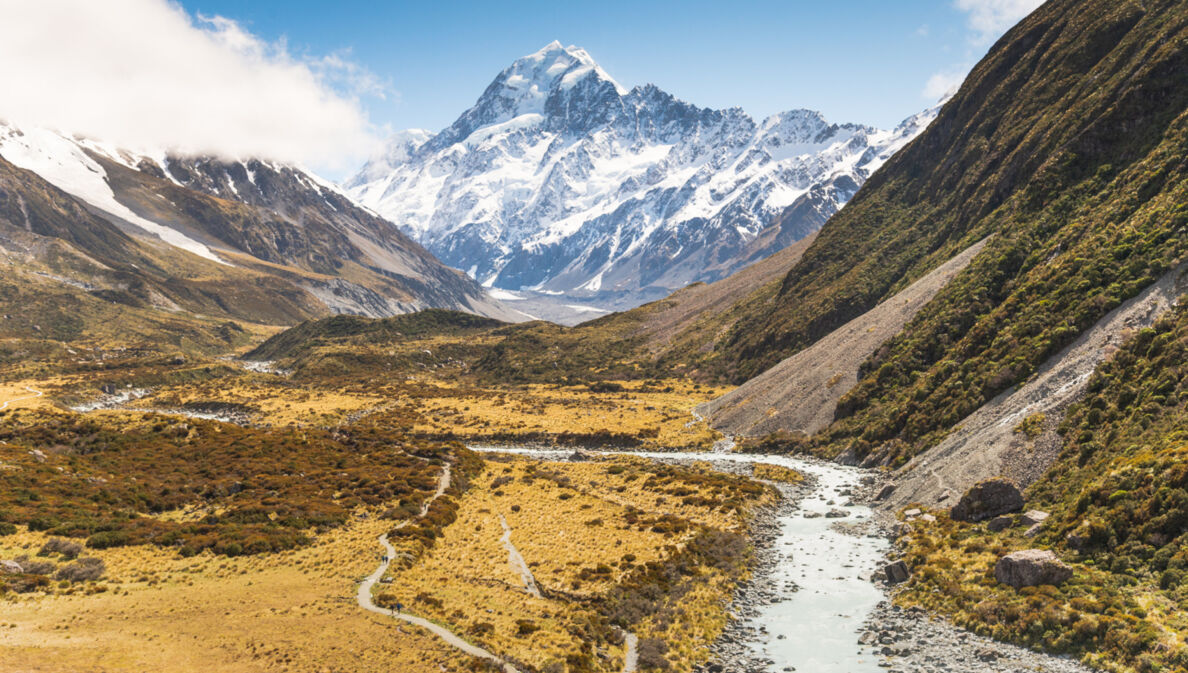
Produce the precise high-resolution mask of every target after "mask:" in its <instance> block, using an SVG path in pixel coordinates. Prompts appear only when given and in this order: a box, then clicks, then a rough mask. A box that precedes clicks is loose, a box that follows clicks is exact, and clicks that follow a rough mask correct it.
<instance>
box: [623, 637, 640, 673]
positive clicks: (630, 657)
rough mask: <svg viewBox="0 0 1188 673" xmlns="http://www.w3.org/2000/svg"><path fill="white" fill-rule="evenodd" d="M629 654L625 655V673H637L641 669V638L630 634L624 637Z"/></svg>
mask: <svg viewBox="0 0 1188 673" xmlns="http://www.w3.org/2000/svg"><path fill="white" fill-rule="evenodd" d="M624 640H625V641H626V647H627V653H626V654H624V655H623V673H635V670H636V669H637V668H638V667H639V636H637V635H635V634H634V633H628V634H626V635H625V636H624Z"/></svg>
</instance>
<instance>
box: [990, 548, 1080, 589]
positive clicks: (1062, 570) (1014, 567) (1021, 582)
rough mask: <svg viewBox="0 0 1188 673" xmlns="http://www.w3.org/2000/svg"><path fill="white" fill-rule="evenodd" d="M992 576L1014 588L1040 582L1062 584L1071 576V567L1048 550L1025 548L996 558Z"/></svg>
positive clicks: (1035, 584) (1030, 585)
mask: <svg viewBox="0 0 1188 673" xmlns="http://www.w3.org/2000/svg"><path fill="white" fill-rule="evenodd" d="M994 577H995V579H997V580H998V581H999V582H1002V583H1003V584H1006V585H1008V586H1012V587H1015V588H1016V589H1017V588H1019V587H1034V586H1038V585H1041V584H1063V583H1064V582H1066V581H1068V579H1069V578H1070V577H1072V568H1070V567H1068V566H1067V565H1066V564H1065V563H1064V562H1062V561H1061V560H1060V559H1058V558H1056V555H1055V554H1053V553H1052V552H1050V551H1047V550H1045V549H1025V550H1023V551H1017V552H1013V553H1010V554H1007V555H1006V556H1003V557H1002V558H1000V559H998V563H996V564H995V565H994Z"/></svg>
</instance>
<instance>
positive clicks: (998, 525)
mask: <svg viewBox="0 0 1188 673" xmlns="http://www.w3.org/2000/svg"><path fill="white" fill-rule="evenodd" d="M1013 525H1015V520H1014V519H1013V518H1011V517H1009V516H996V517H994V518H993V519H990V523H988V524H986V529H987V530H989V531H990V532H992V533H997V532H999V531H1004V530H1006V529H1008V528H1010V527H1011V526H1013Z"/></svg>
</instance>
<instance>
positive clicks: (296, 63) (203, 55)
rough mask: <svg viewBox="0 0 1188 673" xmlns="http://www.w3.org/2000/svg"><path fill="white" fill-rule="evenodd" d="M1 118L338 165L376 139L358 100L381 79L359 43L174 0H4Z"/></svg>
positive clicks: (133, 140)
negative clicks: (311, 53) (267, 32)
mask: <svg viewBox="0 0 1188 673" xmlns="http://www.w3.org/2000/svg"><path fill="white" fill-rule="evenodd" d="M0 16H3V17H4V21H3V22H2V23H0V63H4V64H5V65H4V66H3V67H2V68H0V119H5V120H7V121H9V122H12V123H14V124H17V125H18V126H22V125H30V126H33V125H37V126H47V127H51V128H55V129H59V130H62V131H68V132H70V133H76V134H80V135H86V136H91V137H94V138H97V139H100V140H103V141H105V142H108V143H111V144H115V145H119V146H122V147H127V148H129V149H134V150H141V151H147V150H157V149H170V150H173V151H177V152H181V153H187V154H215V155H218V156H223V157H227V158H238V157H248V156H255V157H261V158H269V159H274V160H280V161H292V162H300V163H305V164H309V165H313V166H315V167H324V168H326V169H328V170H336V169H338V168H345V167H346V166H347V165H349V164H350V163H352V162H353V161H355V160H356V159H357V158H360V157H364V156H366V155H368V154H369V153H370V150H371V149H372V148H373V147H374V144H375V140H376V139H375V137H374V130H373V129H372V128H371V126H370V124H369V122H368V120H367V116H366V114H365V113H364V112H363V109H362V107H361V105H360V103H359V102H358V98H357V97H358V96H360V95H376V94H381V95H382V93H383V92H384V90H385V88H386V87H384V85H383V83H382V82H380V81H379V80H377V79H376V78H375V77H374V75H372V74H371V73H369V72H368V71H367V70H366V69H364V68H362V67H360V66H358V65H357V64H355V63H352V62H351V61H350V60H349V58H348V55H347V54H343V53H337V54H331V55H329V56H323V57H320V58H298V57H295V56H293V55H292V54H290V53H289V51H288V49H287V48H286V45H285V44H284V42H283V41H282V42H280V43H269V42H266V41H264V40H261V39H260V38H258V37H257V36H255V35H253V34H251V33H250V32H248V31H246V30H244V29H243V27H242V26H240V25H239V24H238V23H236V22H234V21H232V20H230V19H226V18H223V17H197V18H193V17H191V16H190V15H189V14H187V13H186V12H185V10H184V9H182V8H181V7H180V6H178V5H176V4H172V3H170V2H168V1H167V0H102V1H101V2H100V1H97V0H36V1H33V2H30V1H29V0H0Z"/></svg>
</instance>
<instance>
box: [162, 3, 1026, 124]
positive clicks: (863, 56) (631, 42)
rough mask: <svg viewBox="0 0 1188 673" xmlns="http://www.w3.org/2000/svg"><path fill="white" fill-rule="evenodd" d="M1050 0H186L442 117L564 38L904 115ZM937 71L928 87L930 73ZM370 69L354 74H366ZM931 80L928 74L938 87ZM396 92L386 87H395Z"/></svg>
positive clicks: (672, 83) (696, 76)
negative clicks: (330, 59) (338, 63)
mask: <svg viewBox="0 0 1188 673" xmlns="http://www.w3.org/2000/svg"><path fill="white" fill-rule="evenodd" d="M1037 4H1038V0H895V1H890V2H889V1H887V0H880V1H873V0H848V1H846V2H827V1H826V2H822V1H821V0H816V1H812V2H806V1H802V0H782V1H781V0H737V1H734V2H721V1H718V2H707V1H704V0H694V1H689V2H640V1H639V0H636V1H635V2H622V1H618V0H615V1H611V2H596V3H566V2H556V1H555V0H554V1H549V2H514V3H507V2H453V3H436V2H423V1H422V2H384V3H376V2H364V1H362V0H340V1H339V2H335V3H326V2H314V1H313V0H255V1H251V2H248V1H245V0H184V1H183V3H182V5H183V7H184V8H185V9H186V10H187V11H188V12H190V13H191V14H200V15H205V16H211V15H218V16H223V17H226V18H229V19H232V20H234V21H236V22H238V23H239V24H240V25H241V26H242V28H244V29H245V30H246V31H249V32H250V33H252V34H254V35H255V36H256V37H258V38H261V39H262V40H265V41H267V42H276V41H278V40H284V42H285V43H286V45H287V49H288V50H289V52H290V53H292V54H293V55H295V56H299V57H303V58H309V59H316V58H322V57H324V56H326V55H329V54H333V55H337V56H338V57H340V58H342V59H344V60H346V61H349V62H351V63H353V64H355V65H356V66H357V67H358V70H357V72H356V75H357V74H358V73H365V74H367V75H368V77H366V78H364V79H365V80H366V81H367V82H368V83H370V84H374V83H379V84H380V85H381V87H380V88H378V89H377V88H376V87H374V86H367V87H364V88H363V89H361V90H360V91H361V93H360V95H359V99H360V101H361V103H362V104H363V107H364V110H365V112H366V114H367V116H368V117H369V119H370V121H371V123H373V124H375V125H376V126H378V127H381V128H384V127H386V128H388V129H401V128H411V127H419V128H427V129H430V130H439V129H441V128H443V127H444V126H446V125H448V124H449V123H450V122H452V121H453V120H454V118H455V117H456V116H457V115H458V114H459V113H461V112H462V111H463V110H465V109H466V108H467V107H469V106H470V105H471V104H473V102H474V100H475V99H476V98H477V97H478V95H479V94H480V93H481V92H482V90H483V89H484V88H485V87H486V85H487V84H488V83H489V82H490V81H491V79H492V78H493V77H494V76H495V75H496V74H497V73H498V72H499V71H500V70H502V69H503V68H504V67H505V66H506V65H507V64H509V63H510V62H511V61H512V60H514V59H516V58H518V57H520V56H523V55H525V54H528V53H531V52H533V51H536V50H537V49H539V48H540V47H542V46H544V45H545V44H547V43H548V42H550V41H552V40H554V39H556V40H560V41H561V42H562V43H564V44H576V45H578V46H581V47H584V48H585V49H586V50H587V51H589V52H590V53H591V55H592V56H593V57H594V58H595V59H596V60H598V61H599V63H600V64H601V65H602V66H603V67H604V68H605V69H606V70H607V71H608V72H610V74H611V75H612V76H614V77H615V78H616V79H617V80H619V81H620V82H621V83H622V84H624V85H626V86H628V87H630V86H633V85H636V84H643V83H648V82H651V83H654V84H656V85H658V86H659V87H661V88H662V89H665V90H667V91H669V92H670V93H672V94H674V95H676V96H678V97H680V98H682V99H685V100H687V101H690V102H692V103H695V104H698V105H703V106H708V107H731V106H740V107H742V108H743V109H745V110H746V111H747V112H749V113H751V114H752V115H754V116H757V117H763V116H766V115H769V114H772V113H774V112H778V111H781V110H786V109H791V108H797V107H807V108H812V109H817V110H820V111H822V112H824V113H825V115H826V116H827V117H828V118H830V119H831V120H834V121H853V122H861V123H868V124H875V125H880V126H889V125H893V124H895V123H897V122H898V121H899V120H901V119H903V118H904V117H907V116H908V115H911V114H913V113H915V112H918V111H919V110H921V109H923V108H924V107H927V106H928V105H929V104H931V103H932V102H933V100H934V98H935V96H936V94H937V92H938V91H940V90H941V89H943V88H944V86H942V83H943V82H946V81H953V80H954V78H956V77H957V76H959V75H960V74H962V73H964V72H965V71H966V70H967V69H968V67H969V66H970V65H971V64H972V63H974V62H976V61H977V59H978V58H980V57H981V56H982V55H983V54H984V53H985V51H986V49H987V48H988V47H989V45H990V43H991V42H992V40H993V39H994V38H996V37H997V36H998V35H1000V34H1001V32H1002V31H1003V30H1005V29H1006V28H1007V27H1008V26H1009V25H1010V24H1011V23H1013V22H1014V21H1016V20H1017V19H1018V18H1019V17H1020V16H1022V15H1024V14H1025V13H1026V11H1028V10H1030V9H1032V8H1034V6H1036V5H1037ZM930 79H931V80H932V84H931V85H930V86H929V81H930ZM359 80H360V78H359V77H355V78H354V81H356V82H358V81H359ZM926 87H927V88H928V91H927V95H925V90H926ZM381 94H382V95H381Z"/></svg>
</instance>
